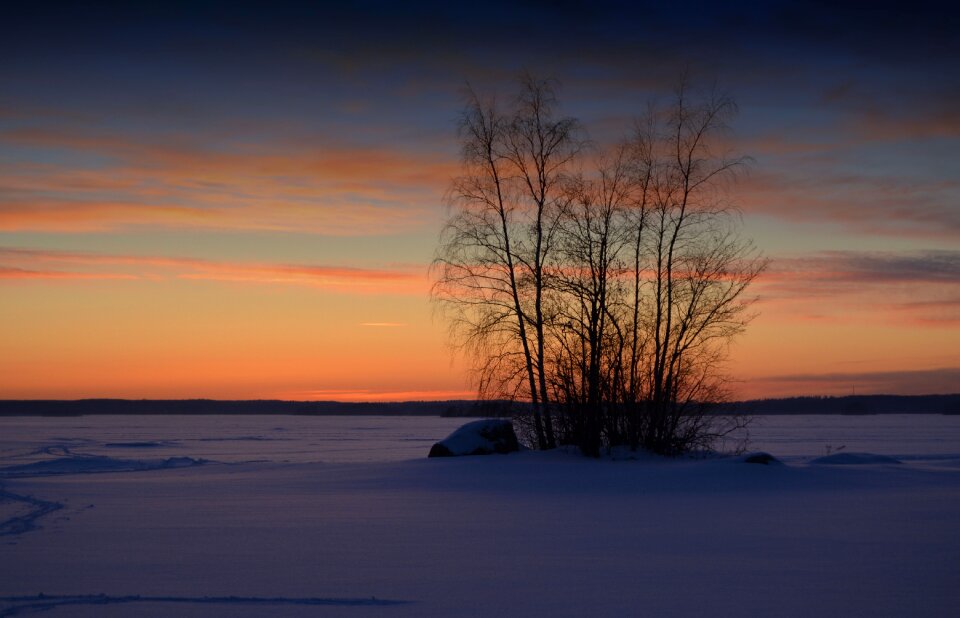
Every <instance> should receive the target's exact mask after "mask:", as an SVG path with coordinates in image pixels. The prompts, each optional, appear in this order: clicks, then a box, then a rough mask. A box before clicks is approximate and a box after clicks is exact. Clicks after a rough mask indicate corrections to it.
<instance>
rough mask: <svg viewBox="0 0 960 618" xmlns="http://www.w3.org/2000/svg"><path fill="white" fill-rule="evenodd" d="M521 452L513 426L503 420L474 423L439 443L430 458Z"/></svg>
mask: <svg viewBox="0 0 960 618" xmlns="http://www.w3.org/2000/svg"><path fill="white" fill-rule="evenodd" d="M519 450H520V444H519V442H517V434H515V433H514V431H513V424H512V423H511V422H510V421H509V420H503V419H483V420H479V421H472V422H469V423H467V424H466V425H464V426H463V427H460V428H459V429H457V430H456V431H454V432H453V433H452V434H450V435H449V436H447V437H446V438H444V439H443V440H441V441H440V442H437V443H436V444H434V445H433V447H432V448H431V449H430V453H429V456H430V457H454V456H459V455H492V454H494V453H500V454H501V455H505V454H507V453H515V452H517V451H519Z"/></svg>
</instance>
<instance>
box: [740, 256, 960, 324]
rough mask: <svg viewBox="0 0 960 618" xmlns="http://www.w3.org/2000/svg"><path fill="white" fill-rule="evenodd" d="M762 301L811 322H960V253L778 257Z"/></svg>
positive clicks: (761, 286)
mask: <svg viewBox="0 0 960 618" xmlns="http://www.w3.org/2000/svg"><path fill="white" fill-rule="evenodd" d="M756 290H757V292H758V294H759V295H760V299H761V305H762V306H764V305H765V306H766V309H771V310H773V312H774V313H777V314H780V315H785V316H786V315H792V316H794V318H796V317H798V316H800V317H802V318H803V319H806V320H810V319H814V320H828V321H837V320H839V321H843V320H863V319H864V316H865V315H866V316H869V317H868V319H872V320H880V321H885V322H890V323H895V324H899V325H907V324H913V325H915V326H924V327H926V326H937V327H942V326H951V325H960V251H913V252H877V251H875V252H864V251H823V252H819V253H814V254H809V255H803V256H796V257H787V258H778V259H775V260H774V261H773V262H772V264H771V266H770V268H769V269H768V270H767V272H765V273H763V274H762V275H761V277H760V278H759V280H758V282H757V287H756Z"/></svg>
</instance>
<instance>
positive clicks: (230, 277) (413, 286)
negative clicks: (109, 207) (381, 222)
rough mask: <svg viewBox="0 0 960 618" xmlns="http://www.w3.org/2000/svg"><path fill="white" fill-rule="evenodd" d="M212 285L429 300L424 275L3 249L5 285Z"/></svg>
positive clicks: (0, 265)
mask: <svg viewBox="0 0 960 618" xmlns="http://www.w3.org/2000/svg"><path fill="white" fill-rule="evenodd" d="M158 278H159V279H165V278H166V279H185V280H208V281H222V282H237V283H252V284H282V285H297V286H307V287H316V288H322V289H327V290H334V291H339V292H353V293H377V294H424V293H426V289H427V282H426V277H425V275H424V273H423V269H414V268H410V267H398V268H382V269H377V268H356V267H349V266H329V265H315V264H276V263H256V262H224V261H214V260H203V259H195V258H178V257H163V256H139V255H109V254H102V253H84V252H70V251H46V250H35V249H20V248H2V247H0V279H6V280H19V281H24V280H31V279H34V280H96V279H122V280H154V279H158Z"/></svg>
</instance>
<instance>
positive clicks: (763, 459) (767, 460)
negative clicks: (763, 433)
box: [743, 451, 780, 466]
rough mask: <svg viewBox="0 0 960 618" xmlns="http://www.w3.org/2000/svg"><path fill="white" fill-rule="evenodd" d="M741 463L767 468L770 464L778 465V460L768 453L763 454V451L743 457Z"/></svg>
mask: <svg viewBox="0 0 960 618" xmlns="http://www.w3.org/2000/svg"><path fill="white" fill-rule="evenodd" d="M743 463H748V464H761V465H764V466H769V465H770V464H779V463H780V460H779V459H777V458H776V457H774V456H773V455H771V454H770V453H764V452H763V451H758V452H756V453H749V454H747V455H744V457H743Z"/></svg>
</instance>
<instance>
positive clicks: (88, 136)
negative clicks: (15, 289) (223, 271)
mask: <svg viewBox="0 0 960 618" xmlns="http://www.w3.org/2000/svg"><path fill="white" fill-rule="evenodd" d="M207 140H208V141H206V142H202V141H200V140H199V138H198V139H191V138H185V137H180V138H166V139H162V140H161V139H156V138H149V137H145V136H136V137H134V136H123V135H118V134H98V133H91V132H86V131H78V130H75V129H56V130H55V129H50V128H19V129H10V130H7V131H5V132H2V133H0V145H7V146H9V147H14V148H17V149H19V150H20V151H21V152H22V153H27V154H26V155H21V158H20V159H18V160H15V161H13V162H10V163H8V164H5V171H4V175H3V178H2V179H0V230H6V231H24V230H45V231H59V232H74V231H80V232H84V231H91V230H117V229H129V228H131V227H136V226H145V225H148V226H161V227H162V226H166V227H200V228H216V229H223V228H227V229H263V230H298V231H313V232H318V233H325V234H339V235H356V234H380V233H388V232H397V231H401V230H407V229H411V228H413V227H417V226H419V225H423V224H424V222H425V221H428V220H432V213H433V209H435V208H436V207H437V204H438V202H439V200H440V195H441V194H442V191H443V189H444V188H445V185H446V182H447V179H448V178H449V177H450V176H451V174H452V173H453V171H454V170H455V164H456V162H455V161H451V160H449V158H448V157H445V156H440V155H437V154H431V153H429V152H422V151H417V150H402V149H397V148H392V147H390V146H381V147H360V146H355V145H347V144H343V143H324V142H323V141H322V140H319V139H318V140H317V142H318V143H315V144H311V143H309V142H308V141H307V140H296V141H291V140H286V141H284V140H280V139H278V140H274V141H272V142H270V143H256V142H254V143H251V142H247V143H241V144H234V143H223V142H222V141H217V140H215V139H213V138H210V137H209V136H207Z"/></svg>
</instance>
